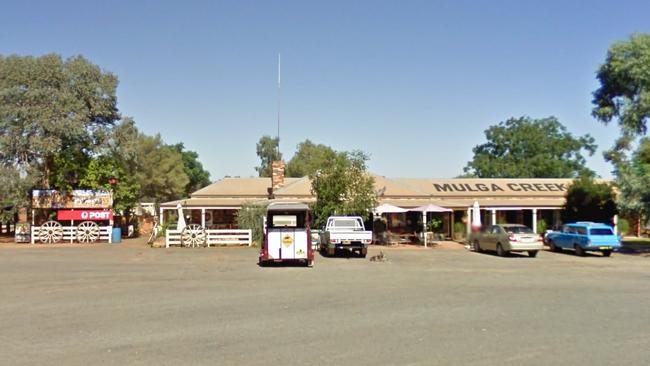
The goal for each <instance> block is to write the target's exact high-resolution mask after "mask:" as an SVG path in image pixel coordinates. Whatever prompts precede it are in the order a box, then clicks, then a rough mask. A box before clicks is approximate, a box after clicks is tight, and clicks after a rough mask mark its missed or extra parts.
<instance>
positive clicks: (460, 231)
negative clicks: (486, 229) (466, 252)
mask: <svg viewBox="0 0 650 366" xmlns="http://www.w3.org/2000/svg"><path fill="white" fill-rule="evenodd" d="M465 233H467V225H465V223H464V222H460V221H456V222H454V234H455V235H456V236H457V237H458V236H464V235H465Z"/></svg>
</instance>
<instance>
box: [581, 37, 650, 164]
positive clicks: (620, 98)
mask: <svg viewBox="0 0 650 366" xmlns="http://www.w3.org/2000/svg"><path fill="white" fill-rule="evenodd" d="M597 78H598V81H599V82H600V87H599V88H598V89H597V90H596V91H595V92H594V99H593V104H594V105H595V107H594V109H593V111H592V114H593V115H594V117H596V118H597V119H598V120H599V121H601V122H603V123H609V122H611V121H612V120H617V121H618V124H619V127H620V130H621V135H620V137H619V139H618V140H617V141H616V144H615V146H614V147H613V148H612V149H611V150H610V151H608V152H606V158H607V159H608V160H611V161H613V162H614V163H615V164H616V163H617V162H619V161H621V160H624V159H625V151H626V150H629V149H630V148H631V146H632V143H633V142H634V140H635V137H637V136H642V135H645V134H646V131H647V122H648V120H649V118H650V34H635V35H633V36H632V37H630V39H629V40H626V41H621V42H616V43H614V44H613V45H612V46H611V47H610V48H609V51H608V52H607V58H606V59H605V63H604V64H602V65H601V66H600V68H599V69H598V72H597Z"/></svg>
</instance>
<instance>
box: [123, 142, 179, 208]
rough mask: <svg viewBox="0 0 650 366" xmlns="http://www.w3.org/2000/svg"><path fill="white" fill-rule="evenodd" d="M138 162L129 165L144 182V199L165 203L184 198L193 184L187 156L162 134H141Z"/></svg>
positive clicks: (140, 181)
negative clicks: (187, 169) (172, 145)
mask: <svg viewBox="0 0 650 366" xmlns="http://www.w3.org/2000/svg"><path fill="white" fill-rule="evenodd" d="M137 141H138V143H137V149H136V151H137V160H136V164H135V165H133V166H130V167H129V174H133V176H134V177H135V179H136V181H137V182H138V183H139V184H140V189H141V193H140V196H141V199H143V200H147V201H154V202H161V201H171V200H175V199H179V198H182V197H183V195H184V193H185V189H186V187H187V185H188V183H189V178H188V177H187V174H185V171H184V165H183V159H182V156H181V154H179V153H178V152H177V151H176V150H174V149H173V148H171V147H169V146H167V145H165V144H164V143H163V141H162V139H161V137H160V135H156V136H147V135H143V134H138V136H137Z"/></svg>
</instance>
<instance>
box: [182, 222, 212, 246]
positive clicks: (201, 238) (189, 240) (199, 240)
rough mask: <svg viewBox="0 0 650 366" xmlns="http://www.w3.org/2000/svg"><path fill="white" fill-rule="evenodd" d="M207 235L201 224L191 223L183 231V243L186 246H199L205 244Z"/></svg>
mask: <svg viewBox="0 0 650 366" xmlns="http://www.w3.org/2000/svg"><path fill="white" fill-rule="evenodd" d="M206 239H207V235H206V234H205V230H204V229H203V227H202V226H201V225H198V224H190V225H187V226H185V228H184V229H183V231H182V232H181V243H182V244H183V246H185V247H198V246H202V245H205V242H206Z"/></svg>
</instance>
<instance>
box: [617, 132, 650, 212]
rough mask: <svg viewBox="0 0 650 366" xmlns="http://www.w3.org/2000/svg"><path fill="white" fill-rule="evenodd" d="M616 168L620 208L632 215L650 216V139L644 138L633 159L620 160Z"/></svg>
mask: <svg viewBox="0 0 650 366" xmlns="http://www.w3.org/2000/svg"><path fill="white" fill-rule="evenodd" d="M617 165H618V168H617V169H616V183H617V186H618V191H619V192H618V195H617V200H616V202H617V204H618V207H619V209H620V210H621V211H622V212H623V213H625V214H628V215H630V216H636V215H642V216H644V217H649V216H650V139H648V138H647V137H646V138H642V139H641V140H640V142H639V147H638V149H637V151H636V152H635V153H634V154H633V155H632V159H631V161H627V160H625V161H619V162H618V164H617Z"/></svg>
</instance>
